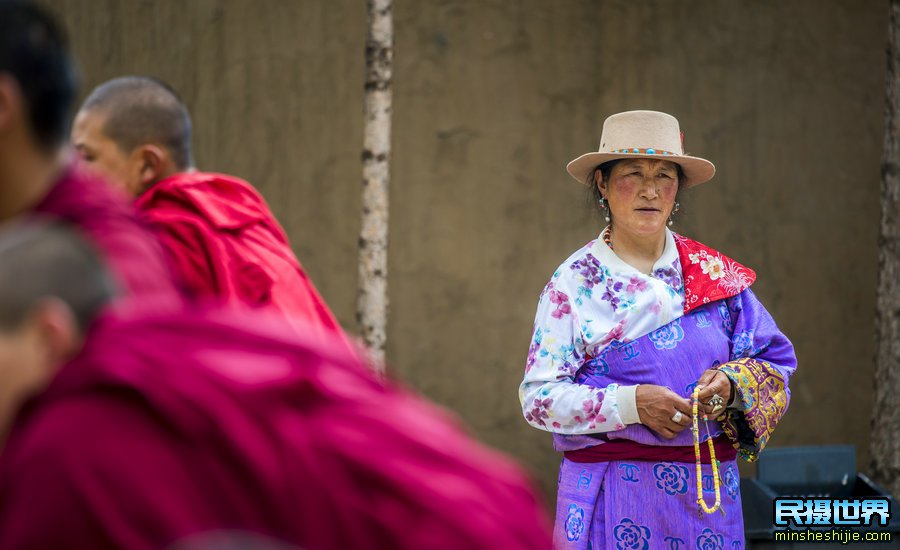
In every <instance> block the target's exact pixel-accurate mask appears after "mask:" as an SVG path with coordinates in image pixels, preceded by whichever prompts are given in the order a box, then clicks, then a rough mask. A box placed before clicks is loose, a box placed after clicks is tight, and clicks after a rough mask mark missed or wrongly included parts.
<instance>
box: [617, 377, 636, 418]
mask: <svg viewBox="0 0 900 550" xmlns="http://www.w3.org/2000/svg"><path fill="white" fill-rule="evenodd" d="M638 385H640V384H638ZM638 385H635V386H619V387H618V388H616V403H617V404H618V406H619V417H621V418H622V422H623V423H625V424H626V425H627V424H640V423H641V417H640V415H639V414H638V410H637V399H636V398H635V393H636V392H637V387H638Z"/></svg>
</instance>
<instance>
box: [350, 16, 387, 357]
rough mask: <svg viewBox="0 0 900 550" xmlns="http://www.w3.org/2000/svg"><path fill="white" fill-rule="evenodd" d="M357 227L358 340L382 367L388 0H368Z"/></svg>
mask: <svg viewBox="0 0 900 550" xmlns="http://www.w3.org/2000/svg"><path fill="white" fill-rule="evenodd" d="M367 7H368V21H369V28H368V33H367V36H366V90H365V104H366V106H365V127H364V133H365V136H364V143H363V154H362V160H363V193H362V229H361V230H360V237H359V292H358V295H357V305H356V316H357V321H358V322H359V325H360V331H361V334H362V337H363V341H364V342H365V343H366V346H368V348H369V351H370V353H371V354H372V358H373V359H374V361H375V363H376V365H377V368H379V369H383V365H384V348H385V342H386V327H387V314H388V294H387V274H388V271H387V247H388V184H389V182H390V158H391V68H392V62H393V45H394V25H393V14H392V0H368V2H367Z"/></svg>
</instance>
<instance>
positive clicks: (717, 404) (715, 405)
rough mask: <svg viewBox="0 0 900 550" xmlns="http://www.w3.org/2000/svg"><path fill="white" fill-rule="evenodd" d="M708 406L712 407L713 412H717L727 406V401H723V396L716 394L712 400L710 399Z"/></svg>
mask: <svg viewBox="0 0 900 550" xmlns="http://www.w3.org/2000/svg"><path fill="white" fill-rule="evenodd" d="M706 404H707V405H709V406H710V407H712V411H713V412H716V411H718V410H719V409H721V408H722V406H723V405H724V404H725V400H724V399H722V396H721V395H718V394H716V395H714V396H712V399H710V400H709V401H708V402H707V403H706Z"/></svg>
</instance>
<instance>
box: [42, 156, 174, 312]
mask: <svg viewBox="0 0 900 550" xmlns="http://www.w3.org/2000/svg"><path fill="white" fill-rule="evenodd" d="M30 214H31V215H35V216H38V217H41V218H44V219H48V218H49V219H56V220H61V221H63V222H65V223H67V224H69V225H71V226H72V227H73V228H74V229H76V230H77V231H79V232H80V233H81V235H82V236H83V237H85V238H87V240H88V242H90V243H91V244H93V245H94V246H95V247H96V248H97V250H98V251H99V252H100V254H101V255H102V256H103V259H104V260H106V262H107V263H108V264H109V266H110V268H111V270H112V272H113V274H114V276H115V277H116V279H117V281H118V282H119V284H120V286H121V287H122V290H123V291H124V293H125V294H126V295H133V296H140V297H150V296H153V297H156V298H157V299H161V298H163V297H174V296H178V294H179V292H178V290H177V285H176V284H175V280H174V278H173V274H172V273H171V271H170V270H169V267H168V263H167V262H166V259H165V256H164V254H163V250H162V247H161V246H160V244H159V242H158V241H157V240H156V238H155V237H154V236H153V234H152V233H150V231H149V230H148V229H147V228H146V227H144V226H143V225H142V224H141V222H139V221H138V219H137V216H136V214H135V211H134V207H133V206H132V204H131V201H130V200H129V199H128V197H126V196H125V195H124V194H122V193H121V192H120V191H118V190H117V189H115V188H114V187H112V186H111V185H109V184H108V183H107V182H105V181H103V180H102V179H100V178H99V176H97V175H95V174H93V173H91V172H90V171H89V170H87V169H86V168H85V167H84V165H82V164H81V163H80V162H73V163H72V164H70V165H69V166H68V167H67V168H66V170H65V171H64V173H63V175H62V177H61V178H60V179H59V181H57V182H56V183H55V184H54V185H53V187H52V188H51V189H50V192H49V193H48V194H47V195H46V196H45V197H44V198H43V199H42V200H41V202H40V203H38V204H37V205H36V206H35V207H34V208H33V209H32V211H31V213H30Z"/></svg>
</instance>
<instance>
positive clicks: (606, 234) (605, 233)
mask: <svg viewBox="0 0 900 550" xmlns="http://www.w3.org/2000/svg"><path fill="white" fill-rule="evenodd" d="M609 233H610V231H609V226H607V227H606V229H604V230H603V242H605V243H606V246H608V247H609V249H610V250H612V247H613V245H612V239H611V238H610V236H609Z"/></svg>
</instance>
